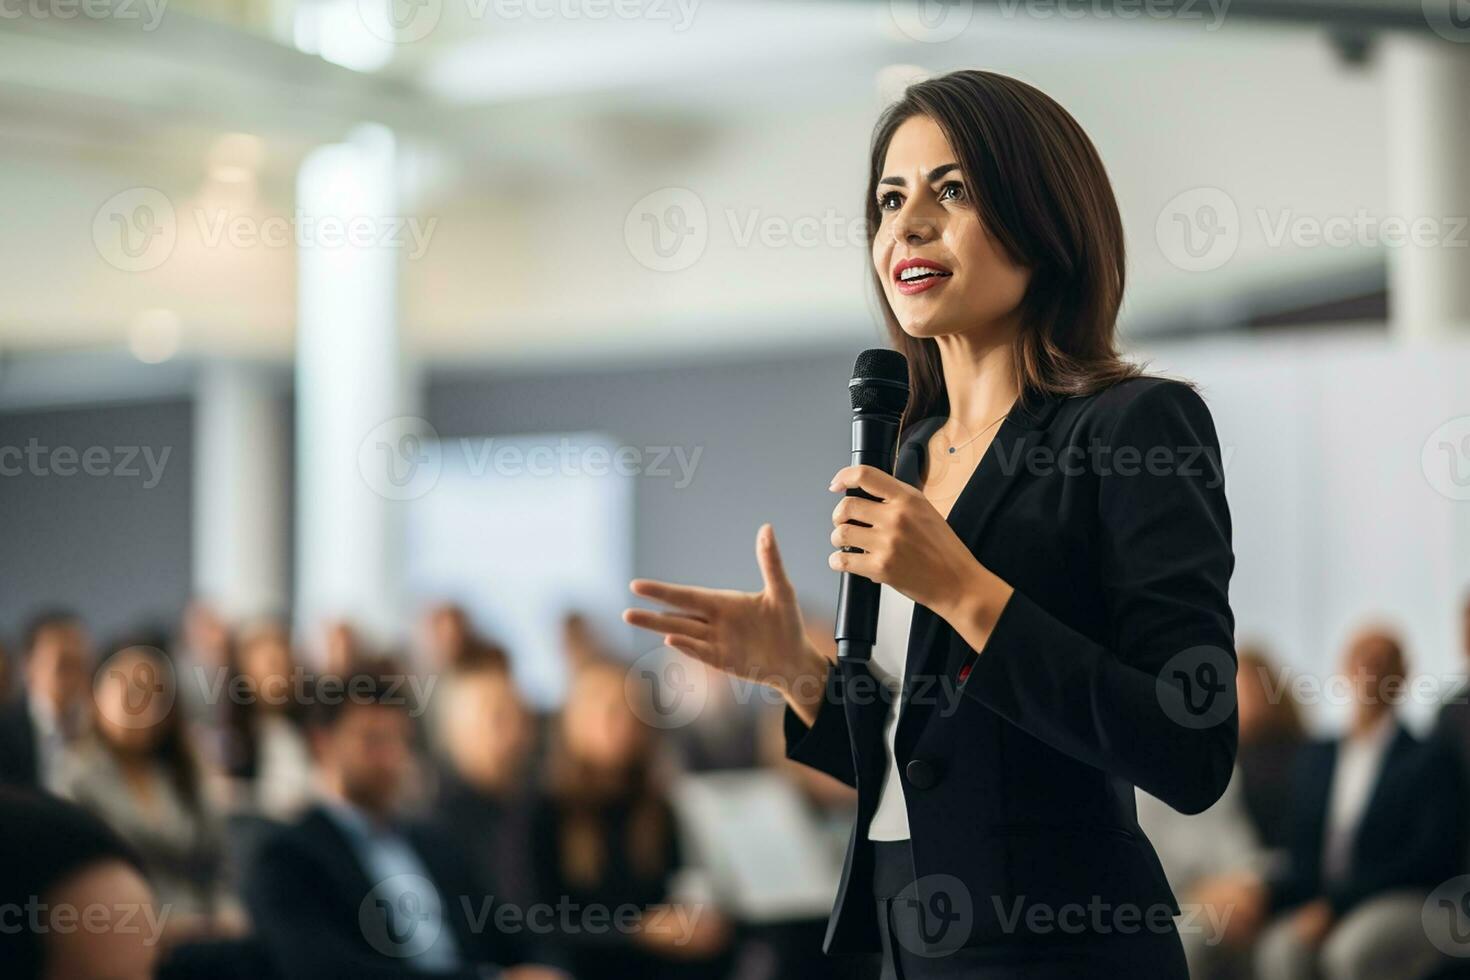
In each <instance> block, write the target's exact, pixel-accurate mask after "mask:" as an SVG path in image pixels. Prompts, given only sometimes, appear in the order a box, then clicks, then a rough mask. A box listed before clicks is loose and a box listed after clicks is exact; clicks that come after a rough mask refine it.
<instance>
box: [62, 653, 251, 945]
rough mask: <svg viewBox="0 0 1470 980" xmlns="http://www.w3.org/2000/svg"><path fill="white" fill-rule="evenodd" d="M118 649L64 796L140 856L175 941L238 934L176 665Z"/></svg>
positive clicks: (106, 664)
mask: <svg viewBox="0 0 1470 980" xmlns="http://www.w3.org/2000/svg"><path fill="white" fill-rule="evenodd" d="M113 649H117V650H118V652H117V653H116V654H114V655H113V656H111V657H109V658H107V659H106V660H105V661H103V663H102V665H101V666H100V668H99V670H98V672H97V675H96V677H95V679H94V686H93V693H94V709H95V711H94V714H95V718H94V725H93V735H92V737H91V739H90V740H89V741H88V743H86V744H85V745H84V746H82V747H81V748H80V749H79V750H78V751H77V753H76V754H75V755H74V756H73V757H72V758H71V759H70V760H69V763H68V768H67V770H66V772H65V773H64V775H63V779H62V785H63V788H64V790H63V791H64V793H65V795H67V796H69V797H71V798H72V799H73V800H75V801H76V802H77V803H80V804H81V805H82V806H84V807H86V808H87V809H89V810H91V811H93V812H94V813H96V814H97V815H98V816H100V817H101V818H102V819H103V820H105V821H106V822H107V823H108V824H109V825H110V826H111V827H112V828H113V830H115V831H116V832H117V833H118V834H119V835H121V836H122V838H123V839H124V840H126V841H127V842H128V843H129V844H130V845H132V847H133V848H134V850H136V851H137V853H138V855H139V856H140V857H141V858H142V861H143V864H144V867H145V868H146V870H147V872H148V876H149V879H150V881H151V883H152V885H153V887H154V890H155V892H156V894H157V897H158V905H159V907H160V908H162V909H166V910H167V912H168V919H167V925H166V927H165V935H166V939H167V942H168V943H170V944H172V943H175V942H178V941H180V940H184V939H194V938H202V937H205V936H210V935H226V934H233V933H236V932H238V931H239V929H240V926H241V921H240V914H239V911H238V905H235V904H234V903H233V902H231V901H230V900H228V898H227V895H226V893H225V891H224V889H223V887H222V885H223V880H224V867H223V865H224V833H223V825H222V823H221V822H220V821H219V819H218V818H217V816H216V814H215V813H214V812H213V811H212V808H211V807H210V805H209V804H208V802H207V801H206V799H205V795H204V793H203V790H202V787H201V776H200V770H199V767H198V764H197V763H196V761H195V754H194V750H193V747H192V746H191V745H190V744H189V740H188V738H187V736H186V732H187V729H186V728H185V726H184V718H183V711H182V710H181V705H180V704H179V702H178V699H177V697H176V693H177V692H176V687H175V683H174V676H173V669H172V666H171V664H170V663H169V662H168V660H167V658H166V657H165V656H164V654H163V653H162V652H161V651H160V650H159V649H158V648H156V647H153V646H138V645H130V644H124V645H121V646H120V647H114V648H113Z"/></svg>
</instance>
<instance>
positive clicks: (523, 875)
mask: <svg viewBox="0 0 1470 980" xmlns="http://www.w3.org/2000/svg"><path fill="white" fill-rule="evenodd" d="M438 705H439V706H438V708H437V709H436V712H435V714H436V717H435V721H436V723H437V729H438V733H437V734H438V743H439V749H440V752H441V753H442V755H443V757H444V762H445V767H444V772H443V773H442V775H441V778H440V786H439V802H438V806H437V807H436V808H435V811H434V816H433V818H432V820H431V823H432V824H433V826H434V827H435V829H437V830H439V831H440V832H442V833H443V834H444V835H445V836H446V837H448V838H450V839H451V840H452V841H453V843H454V844H455V846H456V847H458V848H459V849H460V850H461V851H462V852H463V853H465V854H468V855H470V856H471V858H472V859H473V861H474V863H475V867H474V869H473V870H474V872H475V874H476V876H477V878H478V879H479V880H480V881H481V882H482V883H483V884H484V886H485V888H486V890H487V892H489V893H490V894H493V895H495V896H497V898H502V899H504V900H505V901H507V902H510V903H512V904H514V905H516V906H519V907H523V908H524V907H526V906H528V905H529V904H530V903H531V902H533V901H535V900H536V898H537V897H538V896H537V889H536V887H535V877H534V874H533V869H532V866H531V859H530V854H529V853H528V850H529V843H530V838H531V821H530V802H531V801H530V800H529V799H528V794H527V793H526V785H525V770H526V761H527V757H528V755H529V753H530V751H531V743H532V739H533V737H534V730H533V727H532V722H531V715H530V712H528V711H527V709H526V706H525V704H524V703H523V702H522V701H521V698H520V694H519V693H518V692H517V691H516V686H515V679H514V678H513V677H512V676H511V674H510V670H509V668H508V667H507V665H506V661H505V658H504V656H503V655H501V656H497V655H496V654H495V653H494V652H493V648H489V647H487V648H485V652H483V653H475V654H472V655H470V656H469V658H468V659H462V660H460V661H459V663H458V666H457V667H456V668H455V669H454V671H453V672H452V673H451V674H450V675H449V676H448V677H446V678H445V679H444V681H443V682H442V684H441V689H440V691H439V700H438Z"/></svg>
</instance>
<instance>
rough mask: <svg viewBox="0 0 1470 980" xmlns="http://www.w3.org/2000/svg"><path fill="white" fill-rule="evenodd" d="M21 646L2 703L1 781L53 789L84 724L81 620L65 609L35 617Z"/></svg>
mask: <svg viewBox="0 0 1470 980" xmlns="http://www.w3.org/2000/svg"><path fill="white" fill-rule="evenodd" d="M24 642H25V646H24V648H23V650H22V652H21V670H20V685H19V687H18V689H17V691H16V692H15V693H14V695H13V696H12V697H11V698H10V699H9V700H8V701H7V702H6V703H5V704H4V705H3V706H0V784H4V785H9V786H20V787H26V788H30V789H35V788H38V787H39V788H45V789H55V788H56V787H57V785H58V777H59V774H60V770H61V766H62V763H63V761H64V759H65V756H66V753H67V751H68V750H69V748H70V746H71V744H72V743H73V742H74V741H75V740H76V739H77V737H78V736H79V735H80V734H81V732H82V730H83V728H84V727H85V724H86V718H87V707H88V695H89V693H90V690H91V688H90V684H91V673H92V669H91V668H92V665H91V654H90V651H89V649H88V643H87V633H86V630H84V629H83V628H82V623H81V620H80V619H78V618H77V617H76V616H75V615H74V614H72V613H70V612H66V611H64V610H51V611H47V612H44V613H41V614H40V615H38V616H36V617H34V618H33V619H32V620H31V622H30V624H29V625H28V626H27V628H26V634H25V641H24Z"/></svg>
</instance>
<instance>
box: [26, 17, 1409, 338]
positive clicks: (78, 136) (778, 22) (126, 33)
mask: <svg viewBox="0 0 1470 980" xmlns="http://www.w3.org/2000/svg"><path fill="white" fill-rule="evenodd" d="M140 2H141V0H140ZM363 2H365V3H366V2H371V0H363ZM428 2H429V4H430V6H429V8H427V9H430V10H437V14H436V15H435V16H436V20H435V21H434V25H433V28H434V29H433V30H432V31H430V32H428V34H427V35H426V36H424V37H423V38H421V39H419V40H416V41H414V42H412V43H404V44H399V45H396V46H393V49H392V54H393V58H392V60H391V61H390V62H389V63H388V64H387V65H385V66H384V67H383V68H382V69H381V70H378V71H373V72H362V71H352V70H349V69H347V68H342V67H339V66H337V65H333V64H330V63H328V62H326V61H324V60H322V59H321V58H319V57H317V56H315V55H311V54H305V53H302V52H300V51H297V50H294V49H293V48H291V47H290V46H287V45H285V44H281V43H277V42H276V41H274V40H272V39H271V38H270V37H268V36H266V32H265V31H264V30H263V29H256V30H240V29H236V28H232V27H230V26H228V25H226V24H222V23H220V22H219V21H217V20H214V19H209V18H202V17H195V16H191V15H189V14H186V13H184V12H183V11H182V10H181V9H177V8H169V9H168V10H167V11H166V12H165V14H164V16H163V18H162V20H161V21H160V22H159V24H158V26H157V28H156V29H154V30H149V31H144V30H141V29H139V27H138V25H137V24H125V23H121V22H116V21H92V22H87V21H71V22H61V21H57V20H54V19H52V20H46V21H38V20H35V19H28V20H20V21H16V20H0V141H3V143H4V145H5V147H6V156H7V167H6V168H5V170H4V171H3V172H0V189H3V190H0V192H3V193H4V194H5V196H6V198H7V200H9V201H10V202H11V203H12V207H11V208H10V210H11V212H12V213H11V215H10V220H9V221H7V222H6V223H5V225H4V227H3V228H0V252H3V255H4V256H5V262H4V266H3V267H4V268H5V270H6V272H5V273H4V274H5V275H6V276H7V280H8V281H7V282H6V283H5V291H6V295H7V302H6V303H5V304H4V306H3V307H0V349H6V348H8V349H12V350H14V349H22V350H24V349H58V348H62V349H65V348H88V349H117V348H119V347H120V346H121V345H122V344H123V343H124V342H125V340H126V338H127V337H128V335H129V330H130V329H131V328H132V325H133V324H134V323H135V322H136V321H137V318H138V316H139V315H140V314H141V313H143V312H144V311H148V310H153V309H158V308H164V309H168V310H172V311H174V312H175V313H176V314H177V315H178V317H179V318H180V322H181V323H182V325H183V344H182V350H183V352H184V353H185V354H197V355H218V354H226V355H248V356H258V357H277V358H282V357H287V356H289V352H290V349H291V343H292V329H293V322H294V317H295V296H294V274H295V272H294V258H293V255H292V254H291V253H290V251H289V250H286V249H264V248H258V247H257V248H247V249H231V248H228V247H219V246H209V247H204V246H201V245H200V243H198V242H194V241H192V239H191V238H190V234H189V230H188V228H187V225H188V221H187V219H185V218H182V217H181V218H180V236H179V237H180V245H179V247H178V250H177V251H176V252H175V254H174V255H172V256H171V257H170V259H169V261H168V262H167V263H165V264H164V265H163V266H162V267H161V268H158V269H154V270H150V271H148V272H144V273H127V272H123V271H120V270H118V269H116V268H113V267H111V266H109V265H108V264H107V263H106V262H105V261H102V260H101V258H100V257H99V255H98V253H97V249H96V247H95V246H94V245H93V242H92V239H91V229H92V222H93V220H94V218H95V217H96V215H97V213H98V209H99V208H101V207H103V206H104V205H105V203H106V202H107V201H108V200H109V199H110V198H112V197H113V195H115V194H117V193H119V192H122V191H127V190H128V189H130V188H136V187H151V188H157V189H159V190H160V191H162V192H163V193H164V194H166V195H167V196H168V198H169V199H170V200H171V201H172V202H173V203H174V204H175V205H176V207H177V208H178V210H179V213H180V214H181V215H183V214H186V213H198V212H199V210H200V209H208V208H219V207H223V208H226V209H229V210H230V211H231V212H232V213H239V214H244V215H253V216H256V217H260V216H265V215H289V214H291V212H292V207H293V206H292V203H291V202H292V200H293V188H294V179H295V172H296V168H297V166H298V165H299V164H300V162H301V160H302V159H303V157H304V156H305V154H306V153H308V152H309V151H310V149H311V148H312V147H314V146H317V145H320V144H322V143H326V142H332V141H335V140H338V139H341V138H342V137H343V136H344V134H346V133H347V132H348V131H349V130H350V129H351V128H352V127H353V126H355V125H357V124H359V123H361V122H363V121H376V122H381V123H384V124H386V125H388V126H390V127H392V128H393V129H394V131H395V132H396V133H397V134H398V136H399V138H400V140H401V142H402V145H403V146H404V147H405V153H406V155H407V158H408V159H409V160H410V161H411V162H412V166H411V167H409V168H408V170H409V171H410V173H409V177H407V178H406V180H405V184H406V186H405V206H406V207H407V208H409V209H411V210H412V211H413V213H416V214H418V215H420V216H422V217H423V218H424V219H425V220H428V219H433V220H434V222H435V225H434V237H433V239H432V242H431V248H430V249H429V250H428V251H427V252H426V253H425V255H424V256H423V257H422V258H420V259H416V260H414V261H411V262H406V263H405V268H404V289H403V325H404V333H405V337H406V342H407V344H408V346H409V348H410V349H411V350H413V351H415V352H416V353H418V354H420V355H421V356H422V357H424V358H426V359H430V360H453V361H455V362H460V361H463V360H465V359H470V360H475V359H484V360H493V361H497V362H501V361H517V360H534V359H538V358H545V357H549V356H557V357H576V356H578V355H581V356H584V357H599V358H600V357H607V356H611V355H615V354H629V353H637V352H641V351H645V350H647V349H649V348H653V347H657V348H660V349H671V348H673V349H677V348H681V347H682V348H685V349H716V348H724V347H741V346H745V345H750V344H771V343H790V344H810V343H813V342H815V341H819V340H821V339H823V338H836V337H843V336H852V337H866V336H870V335H871V332H872V330H873V327H872V322H873V321H872V318H871V314H870V310H869V306H868V303H867V300H866V297H865V292H864V290H865V280H864V273H863V269H864V264H865V258H864V255H863V249H862V248H861V247H860V246H856V247H855V246H853V245H851V244H849V243H846V242H840V241H839V242H828V241H823V242H819V243H817V244H816V245H815V246H812V247H802V246H798V245H792V244H790V243H786V244H780V243H778V244H775V245H769V244H763V243H762V242H761V241H759V240H758V239H757V240H755V241H746V240H744V238H743V236H742V229H746V228H749V227H753V226H754V225H758V224H759V223H760V222H762V221H767V220H769V221H772V222H775V223H776V225H777V226H778V228H790V227H791V226H792V225H794V224H798V223H800V222H801V221H802V220H804V219H806V220H814V221H823V220H829V221H836V222H838V223H842V222H847V221H851V220H852V219H854V218H856V217H858V208H857V203H858V200H859V197H860V195H861V191H862V186H861V181H862V179H863V173H864V168H865V159H864V157H865V153H866V145H867V139H868V133H869V130H870V127H871V125H872V122H873V120H874V118H875V116H876V114H877V111H878V109H879V108H880V107H881V105H882V104H883V101H884V100H885V98H886V97H888V96H891V94H892V91H890V90H889V88H888V86H890V85H891V80H892V79H893V78H894V77H900V76H902V74H903V71H902V69H894V68H893V66H901V65H912V66H917V67H918V68H919V69H922V70H925V71H943V70H948V69H951V68H955V67H961V66H975V67H988V68H994V69H996V70H1001V71H1005V72H1008V73H1010V74H1015V75H1019V76H1020V77H1023V78H1026V79H1028V80H1030V81H1032V82H1034V83H1035V84H1037V85H1039V86H1041V87H1042V88H1044V89H1046V90H1047V91H1048V92H1051V93H1052V94H1053V95H1055V96H1056V97H1057V98H1058V99H1059V100H1060V101H1062V102H1063V104H1065V105H1067V106H1068V107H1069V108H1070V109H1071V110H1072V111H1073V112H1074V114H1076V115H1077V116H1078V118H1079V120H1080V121H1081V122H1082V123H1083V125H1084V127H1085V128H1086V129H1088V131H1089V132H1090V133H1091V134H1092V135H1093V138H1094V140H1095V141H1096V142H1097V143H1098V146H1099V149H1100V150H1101V152H1102V153H1103V156H1104V159H1105V160H1106V161H1107V162H1108V164H1109V168H1110V171H1111V173H1112V177H1113V180H1114V184H1115V190H1116V191H1117V193H1118V196H1119V200H1120V204H1121V206H1122V208H1123V211H1124V215H1125V223H1126V224H1127V226H1128V231H1129V244H1130V248H1131V253H1132V257H1131V274H1132V277H1133V278H1132V285H1131V287H1130V295H1129V300H1128V306H1127V312H1128V314H1129V316H1130V318H1131V319H1130V322H1132V323H1134V324H1139V325H1144V326H1147V325H1152V324H1157V323H1160V322H1164V321H1167V320H1168V319H1169V318H1170V317H1171V316H1175V315H1178V316H1186V315H1187V316H1190V317H1195V318H1198V319H1204V320H1207V319H1208V318H1209V316H1210V314H1209V312H1208V311H1209V310H1210V309H1216V310H1219V309H1224V308H1227V307H1228V304H1229V303H1230V302H1231V301H1232V298H1233V297H1238V296H1239V295H1240V293H1241V292H1242V291H1243V290H1246V289H1250V288H1257V287H1259V286H1260V285H1263V284H1279V283H1282V282H1288V281H1292V280H1303V279H1308V280H1309V279H1311V278H1312V277H1314V276H1316V275H1319V274H1325V273H1329V272H1333V271H1339V272H1340V271H1341V270H1343V269H1351V268H1361V267H1362V266H1363V265H1364V264H1365V263H1368V264H1371V263H1372V262H1375V261H1378V259H1379V257H1376V256H1373V255H1364V254H1362V253H1361V252H1357V251H1355V252H1351V253H1349V252H1345V251H1343V250H1336V251H1334V250H1323V249H1315V250H1294V249H1291V248H1279V247H1272V246H1269V244H1267V243H1264V242H1263V241H1260V240H1259V236H1252V235H1251V234H1249V233H1247V234H1245V235H1243V237H1242V242H1241V248H1240V251H1239V254H1238V255H1237V256H1236V258H1235V259H1233V260H1232V261H1231V263H1230V264H1229V265H1227V266H1226V267H1225V268H1223V269H1219V270H1215V271H1212V272H1211V273H1208V274H1199V273H1188V272H1186V271H1183V270H1181V269H1179V268H1176V267H1175V266H1174V265H1172V264H1171V263H1169V262H1168V261H1167V260H1166V258H1165V257H1164V256H1163V255H1162V254H1160V250H1159V248H1158V247H1157V245H1156V244H1154V241H1153V234H1154V220H1155V218H1156V217H1157V215H1158V214H1159V213H1160V209H1161V207H1163V206H1164V204H1165V203H1166V202H1167V201H1169V199H1170V198H1172V197H1174V196H1175V195H1176V194H1178V193H1180V192H1181V191H1184V190H1188V189H1190V188H1194V187H1201V186H1215V187H1221V188H1224V189H1226V190H1227V192H1228V193H1229V194H1230V195H1231V196H1232V198H1234V199H1235V200H1236V201H1237V202H1238V203H1239V204H1240V205H1241V209H1242V211H1243V212H1246V213H1247V214H1249V213H1250V211H1251V209H1252V208H1263V209H1270V210H1272V212H1273V213H1279V212H1280V211H1282V210H1283V209H1291V210H1294V211H1299V212H1302V213H1317V214H1336V213H1350V211H1351V209H1352V208H1356V207H1368V208H1370V209H1373V208H1381V207H1383V206H1384V204H1385V201H1386V200H1387V188H1386V186H1385V176H1384V159H1383V153H1384V151H1383V146H1382V136H1381V130H1382V124H1383V112H1384V94H1383V87H1382V81H1381V79H1380V78H1379V77H1378V73H1377V72H1376V70H1375V68H1374V66H1373V65H1372V64H1371V63H1370V64H1369V65H1368V66H1367V67H1366V68H1361V69H1354V68H1350V67H1347V66H1345V65H1344V64H1343V63H1342V62H1341V61H1340V60H1339V59H1338V58H1337V57H1336V56H1335V55H1334V53H1333V50H1332V48H1331V46H1330V45H1328V44H1327V43H1326V42H1325V40H1324V38H1323V35H1322V32H1320V31H1319V30H1316V29H1312V28H1307V27H1301V26H1291V25H1274V24H1273V25H1263V24H1262V23H1260V22H1257V21H1248V20H1245V19H1243V18H1240V19H1232V18H1231V17H1230V16H1229V14H1228V12H1227V14H1226V15H1225V18H1224V20H1223V21H1220V22H1216V21H1214V20H1213V19H1212V14H1211V12H1210V9H1209V7H1208V6H1207V5H1205V4H1202V3H1201V4H1198V5H1196V7H1195V8H1191V9H1198V10H1199V12H1200V16H1201V19H1183V20H1177V19H1176V20H1166V21H1146V20H1143V21H1129V22H1124V21H1119V20H1117V19H1096V18H1089V19H1085V20H1084V19H1076V18H1063V17H1049V18H1046V17H1042V18H1037V17H1022V16H1018V15H1015V14H1014V13H1013V11H1014V9H1015V5H1014V4H1012V5H1010V6H1009V7H1007V6H1006V5H1004V4H1002V5H1000V6H998V7H996V6H989V5H985V6H977V7H976V8H975V9H974V10H973V11H972V16H971V17H970V19H969V21H968V24H967V28H966V30H965V31H964V32H963V33H961V34H959V35H958V36H957V37H955V38H953V39H951V40H947V41H944V42H942V43H926V42H923V41H918V40H915V39H914V38H913V37H912V36H910V35H911V34H912V33H913V31H912V30H910V32H909V34H906V33H905V31H904V27H905V24H906V22H904V21H903V20H902V19H901V18H896V17H895V14H894V10H895V9H896V8H895V6H894V5H890V4H888V3H881V2H873V3H863V2H852V3H839V2H805V3H776V2H735V0H703V2H699V3H697V4H696V5H695V8H694V15H693V19H692V20H691V21H690V22H689V23H688V25H687V26H686V27H683V28H682V29H679V27H678V25H679V23H681V22H680V21H679V17H680V14H679V13H678V11H679V8H678V6H677V4H676V0H667V3H666V4H665V3H663V2H662V0H661V2H660V5H659V6H658V7H657V8H653V9H667V10H669V11H670V14H671V17H672V18H673V19H672V20H660V19H657V18H651V19H645V20H639V21H627V20H618V19H616V18H612V19H607V20H602V21H593V20H590V19H585V18H583V19H575V18H573V19H568V18H558V19H536V18H532V17H529V16H526V17H521V18H519V19H511V20H506V19H504V18H495V17H476V16H475V12H476V11H479V10H484V9H487V8H485V7H484V3H487V2H494V0H428ZM533 2H534V0H533ZM648 2H650V3H651V2H652V0H648ZM687 2H693V0H687ZM544 6H545V5H544V4H543V7H544ZM1416 6H1417V4H1416ZM645 7H646V5H645ZM491 9H493V8H491ZM1008 10H1010V11H1012V13H1010V14H1008V13H1007V11H1008ZM269 13H270V14H271V16H272V17H274V18H275V19H277V20H279V19H280V11H279V10H274V11H271V12H269ZM259 19H261V20H269V19H270V18H269V17H262V18H259ZM908 26H909V27H910V28H911V27H912V25H908ZM230 132H246V133H250V134H253V135H254V136H256V137H258V138H259V140H260V144H261V147H262V154H261V162H260V165H259V169H258V173H257V177H256V179H255V181H254V184H253V186H252V187H250V188H247V189H243V190H242V189H240V188H221V187H219V186H216V185H214V184H212V183H211V181H210V177H209V162H208V161H209V157H210V153H211V147H213V146H214V145H215V144H216V141H217V140H218V139H219V138H220V136H221V135H222V134H224V133H230ZM409 178H411V179H409ZM667 188H688V189H691V190H693V191H694V193H695V194H696V196H697V197H698V199H699V200H700V202H701V203H702V205H703V206H704V207H705V209H706V211H707V214H708V219H709V235H710V238H709V245H708V247H707V250H706V252H705V254H704V255H703V256H702V257H701V258H700V260H699V261H698V262H696V263H695V264H693V266H692V267H690V268H687V269H683V270H680V271H678V272H676V273H667V272H658V271H655V270H651V269H648V268H646V267H644V266H643V265H641V264H640V263H639V262H638V261H637V256H636V255H635V254H633V253H632V251H631V250H630V247H629V245H628V243H627V240H626V239H625V236H624V224H625V220H626V219H627V218H628V215H629V211H630V209H631V208H633V207H634V205H635V203H636V202H638V201H639V200H640V199H642V198H644V197H645V196H646V195H648V194H650V193H655V192H659V191H660V190H661V189H667ZM1201 311H1205V312H1203V313H1202V312H1201Z"/></svg>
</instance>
